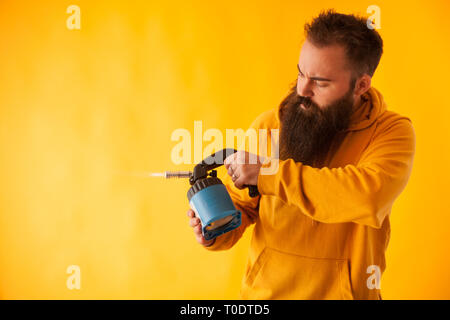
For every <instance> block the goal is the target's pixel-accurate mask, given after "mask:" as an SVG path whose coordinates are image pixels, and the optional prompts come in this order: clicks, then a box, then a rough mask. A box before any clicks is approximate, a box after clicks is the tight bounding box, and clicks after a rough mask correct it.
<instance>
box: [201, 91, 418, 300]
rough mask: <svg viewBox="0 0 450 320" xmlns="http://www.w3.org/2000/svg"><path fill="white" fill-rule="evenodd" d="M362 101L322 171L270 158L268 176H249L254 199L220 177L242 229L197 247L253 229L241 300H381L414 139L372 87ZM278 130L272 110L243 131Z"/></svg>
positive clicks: (224, 245)
mask: <svg viewBox="0 0 450 320" xmlns="http://www.w3.org/2000/svg"><path fill="white" fill-rule="evenodd" d="M365 99H366V101H365V102H363V103H362V104H361V106H360V107H359V108H358V109H357V110H356V111H355V112H354V114H353V115H352V119H351V125H350V126H349V128H348V130H346V131H345V133H343V134H342V136H341V137H339V138H338V139H336V141H337V142H336V143H334V144H333V146H332V148H331V150H330V152H329V154H328V156H327V159H326V161H325V163H324V167H322V168H320V169H319V168H313V167H310V166H306V165H303V164H302V163H300V162H294V161H293V160H292V159H288V160H284V161H282V160H280V161H279V169H278V171H277V172H276V173H275V174H273V175H262V174H260V175H259V176H258V189H259V192H260V193H261V196H260V197H258V198H250V197H249V196H248V194H247V189H244V190H239V189H237V188H236V187H235V186H234V185H233V182H232V181H231V179H230V178H229V177H228V176H225V177H223V182H224V184H225V185H226V187H227V189H228V191H229V193H230V195H231V197H232V199H233V202H234V203H235V205H236V207H237V209H238V210H240V211H241V212H242V225H241V226H240V227H239V228H238V229H235V230H233V231H231V232H228V233H226V234H224V235H222V236H219V237H218V238H216V241H215V243H214V244H213V245H212V246H210V247H207V249H208V250H226V249H229V248H231V247H232V246H233V245H234V244H235V243H236V242H237V241H238V240H239V238H240V237H241V236H242V233H243V232H244V231H245V229H246V228H247V227H248V226H249V225H251V224H253V223H255V227H254V229H253V235H252V240H251V246H250V250H249V256H248V262H247V268H246V272H245V275H244V279H243V280H242V288H241V292H240V295H241V298H243V299H381V294H380V289H379V288H380V280H381V279H380V277H381V274H382V273H383V271H384V270H385V268H386V263H385V251H386V248H387V245H388V242H389V236H390V223H389V215H390V212H391V208H392V204H393V203H394V200H395V199H396V198H397V196H398V195H399V194H400V193H401V191H402V190H403V189H404V187H405V186H406V183H407V181H408V178H409V176H410V173H411V168H412V163H413V156H414V149H415V134H414V129H413V127H412V124H411V121H410V120H409V119H408V118H406V117H402V116H400V115H398V114H396V113H394V112H391V111H387V110H386V105H385V103H384V101H383V97H382V95H381V94H380V93H379V92H378V91H377V90H376V89H374V88H371V89H370V90H369V91H368V92H367V93H366V94H365ZM279 123H280V121H279V117H278V109H277V108H276V109H273V110H270V111H267V112H265V113H263V114H261V115H260V116H259V117H258V118H257V119H256V120H255V121H254V122H253V124H252V126H251V127H252V128H255V129H278V128H279ZM269 133H270V130H269ZM268 144H269V145H270V141H269V142H268ZM268 166H270V162H268V163H266V164H264V165H263V167H268Z"/></svg>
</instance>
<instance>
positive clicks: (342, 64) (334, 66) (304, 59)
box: [298, 40, 348, 78]
mask: <svg viewBox="0 0 450 320" xmlns="http://www.w3.org/2000/svg"><path fill="white" fill-rule="evenodd" d="M298 66H299V68H300V70H301V72H302V73H305V74H307V75H308V76H310V77H316V76H317V77H324V78H327V77H328V78H332V77H333V78H334V77H336V75H337V74H338V73H340V72H343V71H348V70H347V68H346V66H347V58H346V55H345V49H344V48H343V47H342V46H339V45H330V46H325V47H317V46H315V45H313V44H312V43H311V42H310V41H308V40H306V41H305V43H304V44H303V46H302V49H301V51H300V58H299V61H298Z"/></svg>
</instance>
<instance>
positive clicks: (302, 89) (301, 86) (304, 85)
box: [297, 79, 314, 97]
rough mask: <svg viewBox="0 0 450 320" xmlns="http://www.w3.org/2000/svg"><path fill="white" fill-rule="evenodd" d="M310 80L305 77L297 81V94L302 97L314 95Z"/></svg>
mask: <svg viewBox="0 0 450 320" xmlns="http://www.w3.org/2000/svg"><path fill="white" fill-rule="evenodd" d="M311 85H312V83H311V81H309V80H307V79H303V80H299V81H297V94H298V95H299V96H303V97H312V96H314V92H313V91H312V88H311Z"/></svg>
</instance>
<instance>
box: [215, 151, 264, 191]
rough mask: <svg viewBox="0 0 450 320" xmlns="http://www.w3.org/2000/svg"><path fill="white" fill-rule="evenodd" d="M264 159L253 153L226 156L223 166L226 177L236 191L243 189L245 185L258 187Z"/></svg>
mask: <svg viewBox="0 0 450 320" xmlns="http://www.w3.org/2000/svg"><path fill="white" fill-rule="evenodd" d="M263 161H264V159H262V157H258V156H257V155H255V154H253V153H249V152H246V151H238V152H236V153H233V154H232V155H230V156H228V157H227V158H226V159H225V161H224V165H225V168H227V170H228V175H229V176H230V177H231V180H233V182H234V185H235V186H236V188H238V189H244V188H245V187H246V186H247V185H253V186H256V185H258V175H259V170H260V169H261V166H262V164H263Z"/></svg>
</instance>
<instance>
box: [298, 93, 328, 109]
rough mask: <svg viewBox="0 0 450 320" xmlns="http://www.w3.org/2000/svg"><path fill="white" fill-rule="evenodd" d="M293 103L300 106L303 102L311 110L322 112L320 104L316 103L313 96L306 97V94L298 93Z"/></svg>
mask: <svg viewBox="0 0 450 320" xmlns="http://www.w3.org/2000/svg"><path fill="white" fill-rule="evenodd" d="M292 103H293V104H294V105H295V106H296V107H300V105H301V104H302V105H303V106H305V108H306V109H307V110H309V111H312V112H314V113H319V114H322V109H321V108H320V107H319V105H318V104H316V103H314V102H313V101H312V100H311V98H309V97H304V96H300V95H298V94H295V96H294V99H293V101H292ZM301 111H304V110H303V109H301Z"/></svg>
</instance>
